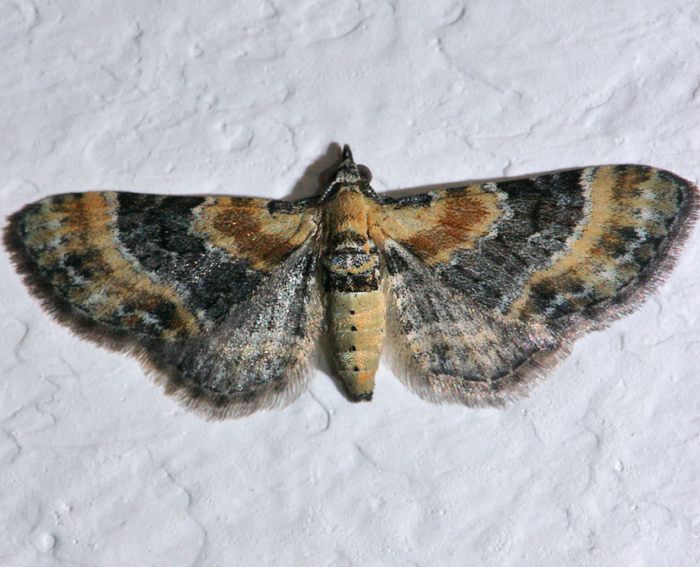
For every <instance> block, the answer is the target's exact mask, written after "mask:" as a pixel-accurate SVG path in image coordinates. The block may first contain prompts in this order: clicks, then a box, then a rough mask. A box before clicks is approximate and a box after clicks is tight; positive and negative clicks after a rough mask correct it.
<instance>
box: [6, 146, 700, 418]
mask: <svg viewBox="0 0 700 567" xmlns="http://www.w3.org/2000/svg"><path fill="white" fill-rule="evenodd" d="M699 200H700V198H699V196H698V192H697V189H696V188H695V186H694V185H693V184H692V183H690V182H689V181H686V180H684V179H682V178H680V177H678V176H677V175H675V174H673V173H671V172H669V171H665V170H662V169H658V168H654V167H649V166H643V165H629V164H627V165H626V164H621V165H599V166H589V167H584V168H577V169H567V170H560V171H556V172H550V173H546V174H539V175H535V176H533V177H529V178H513V179H505V180H493V181H487V182H484V183H472V184H465V185H463V186H460V187H447V188H443V189H435V190H432V191H428V192H423V193H417V194H413V195H406V196H403V197H399V198H394V197H391V196H388V195H381V194H379V195H378V194H377V193H375V192H374V190H373V189H372V187H371V186H370V179H369V178H368V176H362V175H361V174H360V169H359V167H358V166H357V165H356V164H355V162H354V161H353V158H352V153H351V152H350V149H349V148H348V147H347V146H346V147H345V148H344V149H343V153H342V161H341V163H340V166H339V168H338V171H337V173H336V175H335V177H334V178H333V179H332V180H330V183H329V184H328V185H326V187H325V189H324V190H323V192H322V194H321V195H319V196H318V197H313V198H307V199H302V200H299V201H293V202H289V201H279V200H269V199H262V198H250V197H230V196H226V195H208V196H205V195H201V196H197V195H191V196H168V195H149V194H142V193H129V192H113V191H98V192H87V193H66V194H61V195H53V196H48V197H45V198H44V199H41V200H39V201H37V202H36V203H31V204H29V205H27V206H25V207H24V208H23V209H21V210H20V211H18V212H16V213H15V214H14V215H12V216H11V217H10V219H9V223H8V225H7V227H6V228H5V234H4V237H5V240H4V241H5V246H6V247H7V248H8V250H9V251H10V252H11V253H12V257H13V260H14V261H15V263H16V265H17V268H18V270H19V271H20V272H21V273H22V274H23V275H24V278H25V281H26V282H27V284H28V285H29V286H30V288H31V289H32V291H33V292H34V293H35V294H36V295H37V296H38V297H39V298H40V299H41V300H42V301H43V303H44V305H45V306H46V307H47V308H48V309H49V311H50V312H51V313H52V314H53V315H55V316H56V317H57V318H58V319H59V320H60V321H62V322H64V323H66V324H68V325H70V326H71V327H72V328H73V329H74V330H75V331H76V332H78V333H80V334H82V335H84V336H86V337H87V338H89V339H92V340H95V341H98V342H101V343H104V344H106V345H107V346H110V347H112V348H116V349H119V350H126V351H128V352H130V353H133V354H137V355H138V356H139V357H140V358H141V360H143V361H144V362H145V363H146V364H147V366H148V367H149V368H150V369H152V370H155V371H156V372H157V375H158V380H159V381H160V382H162V383H163V384H164V385H165V388H166V392H167V393H169V394H173V395H174V396H176V397H177V399H178V400H180V401H182V402H183V403H184V404H185V405H186V406H188V407H190V408H192V409H194V410H196V411H198V412H200V413H202V414H203V415H205V416H207V417H209V418H213V419H223V418H227V417H240V416H243V415H247V414H250V413H252V412H254V411H257V410H259V409H262V408H270V407H274V406H278V405H283V404H285V403H287V402H289V401H290V400H292V399H294V398H296V397H297V396H299V394H300V393H301V392H302V391H303V390H304V387H305V386H306V384H307V379H308V376H309V374H308V370H309V366H310V364H309V363H310V361H311V357H312V353H313V352H314V347H315V345H316V344H317V343H318V341H319V339H320V336H321V334H322V332H323V328H324V324H323V323H324V317H325V321H326V323H327V325H326V328H327V329H328V331H329V335H330V337H329V338H330V342H331V344H332V345H333V359H334V363H335V367H336V369H337V375H338V377H339V378H340V379H341V380H342V382H343V384H344V386H345V389H346V391H347V393H348V395H349V397H350V398H351V399H352V400H354V401H361V400H370V399H371V397H372V391H373V388H374V376H375V373H376V371H377V367H378V363H379V353H380V351H381V349H382V345H383V343H384V338H385V326H386V327H390V329H391V332H390V333H388V335H389V337H390V338H391V342H392V343H393V344H392V346H393V353H394V357H393V358H394V360H395V361H397V362H399V363H400V366H401V368H400V370H401V371H402V373H401V374H400V375H399V376H400V377H401V378H402V379H403V380H404V382H405V383H406V384H407V385H408V386H409V387H410V388H411V389H412V390H414V391H415V392H416V393H417V394H418V395H420V396H421V397H423V398H425V399H427V400H430V401H434V402H456V403H462V404H465V405H468V406H479V405H485V404H491V405H499V404H502V403H504V402H505V401H507V400H510V399H512V398H514V397H517V396H519V395H521V394H522V393H524V392H525V391H527V389H528V387H529V386H530V384H532V383H534V382H535V380H536V379H537V378H538V377H540V376H542V374H543V373H545V372H546V371H547V370H548V369H549V368H551V367H552V366H554V365H555V364H556V362H557V361H558V360H559V359H560V358H561V357H562V356H564V354H565V353H566V352H567V350H568V349H569V348H570V346H571V343H572V341H573V340H575V339H576V338H577V337H578V336H580V335H581V334H583V333H585V332H587V331H590V330H592V329H600V328H602V327H604V326H605V325H606V324H608V323H609V322H610V321H613V320H615V319H616V318H618V317H619V316H620V315H624V314H625V313H628V312H629V311H631V310H632V309H634V308H635V307H636V306H637V305H639V304H640V303H641V301H642V300H643V299H644V297H646V296H647V295H648V294H649V293H651V292H652V291H653V290H654V288H655V286H656V285H658V283H659V282H660V281H662V280H663V278H664V276H665V275H667V274H668V272H669V270H670V269H671V267H672V266H673V264H674V262H675V259H676V257H677V255H678V253H679V250H680V247H681V245H682V243H683V241H684V240H685V238H686V237H687V236H688V235H689V234H690V230H691V227H692V226H693V222H694V221H695V219H696V218H697V217H698V214H699V210H700V209H699V207H698V202H699Z"/></svg>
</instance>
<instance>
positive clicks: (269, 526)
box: [0, 0, 700, 567]
mask: <svg viewBox="0 0 700 567" xmlns="http://www.w3.org/2000/svg"><path fill="white" fill-rule="evenodd" d="M698 38H700V4H698V2H697V0H647V1H644V2H642V1H636V0H621V1H615V2H610V1H604V0H589V1H586V2H579V1H575V0H535V1H532V2H520V1H515V0H507V1H501V2H493V1H491V0H474V1H470V2H466V1H464V2H459V1H453V0H435V1H431V2H424V1H418V0H410V1H409V0H406V1H403V0H402V1H398V0H394V1H388V0H387V1H381V0H379V1H378V0H347V1H345V0H337V1H322V0H316V1H312V0H292V1H284V2H283V1H282V0H276V1H274V2H272V1H262V0H244V1H230V0H226V1H224V0H212V1H209V2H188V1H185V0H172V1H169V2H157V1H153V0H148V1H144V0H121V1H119V2H107V1H104V0H95V1H91V2H79V1H77V0H54V1H49V0H46V1H36V2H32V1H30V0H17V1H10V0H5V1H2V2H0V213H1V214H2V215H3V216H4V215H6V214H8V213H10V212H12V211H14V210H15V209H17V208H18V207H20V206H21V205H22V204H24V203H26V202H29V201H33V200H35V199H37V198H39V197H41V196H44V195H48V194H51V193H56V192H65V191H74V190H84V189H88V188H113V189H131V190H141V191H149V192H158V193H171V194H178V193H180V194H185V193H192V192H210V193H219V192H220V193H232V194H239V195H260V196H267V197H285V196H289V195H290V194H293V195H294V196H295V197H300V196H306V195H309V194H311V193H312V192H313V190H314V183H315V181H316V177H315V176H316V174H317V172H318V171H319V170H320V169H323V167H326V166H327V165H328V164H329V163H330V162H332V159H330V158H329V157H328V155H327V151H328V145H329V144H330V143H332V142H338V143H345V142H349V143H350V144H352V146H353V149H354V151H355V157H356V158H357V159H358V161H360V162H362V163H366V164H367V165H368V166H370V167H371V169H372V170H373V173H374V179H375V182H374V184H375V188H376V189H377V190H379V191H383V190H389V189H399V188H402V189H404V188H410V187H418V186H424V185H430V184H435V183H440V182H451V181H460V180H466V179H475V178H479V179H482V178H486V177H493V176H497V177H499V176H504V175H516V174H526V173H534V172H538V171H544V170H550V169H557V168H563V167H571V166H580V165H586V164H593V163H610V162H612V163H614V162H640V163H650V164H653V165H657V166H660V167H664V168H668V169H671V170H673V171H675V172H677V173H678V174H680V175H682V176H684V177H686V178H689V179H691V180H696V181H697V179H698V175H700V40H699V39H698ZM324 156H325V157H324ZM310 166H311V168H310V169H307V168H309V167H310ZM699 252H700V237H698V232H697V231H696V233H695V235H694V237H692V238H691V240H690V242H689V245H688V247H687V249H686V251H685V253H684V254H683V256H682V259H681V261H680V263H679V265H678V268H677V270H676V271H675V272H674V273H673V275H672V276H671V277H670V278H669V280H668V282H667V284H666V285H665V286H664V287H663V288H662V290H661V291H660V293H659V294H658V295H657V296H656V297H655V298H654V299H653V300H651V301H649V302H648V303H647V304H646V305H645V306H644V307H643V308H642V309H640V310H639V311H638V312H636V313H635V314H634V315H632V316H630V317H628V318H626V319H624V320H622V321H620V322H618V323H616V324H614V325H613V326H612V327H610V328H609V329H608V330H606V331H604V332H600V333H596V334H594V335H591V336H589V337H587V338H585V339H583V340H581V341H580V342H579V343H577V346H576V347H575V348H574V350H573V353H572V355H571V357H570V358H569V359H568V360H567V361H566V362H565V363H563V364H562V365H561V366H560V367H559V369H558V370H556V371H555V372H554V373H553V374H552V376H551V379H550V380H548V381H547V382H545V383H543V384H542V385H541V386H540V387H538V388H537V389H536V390H535V392H534V393H533V395H532V396H531V397H530V398H529V399H526V400H523V401H521V402H519V403H516V404H515V405H513V406H512V407H509V408H508V409H506V410H478V411H476V410H470V409H465V408H462V407H456V406H432V405H429V404H426V403H424V402H422V401H420V400H419V399H417V398H416V397H415V396H413V395H412V394H410V393H409V392H408V391H407V390H405V389H404V387H403V386H402V385H401V384H400V383H399V382H398V381H397V380H396V379H395V377H394V376H393V375H392V373H391V370H390V369H389V368H388V367H387V366H386V365H384V366H382V367H381V369H380V372H379V374H378V377H377V378H378V385H377V390H376V394H375V401H374V402H372V403H371V404H364V405H352V404H350V403H349V402H347V401H346V399H345V398H344V397H343V396H342V395H341V393H340V392H339V391H338V389H337V388H336V386H335V385H334V383H333V382H332V380H331V379H330V378H329V376H328V375H327V373H326V372H325V371H321V370H319V371H317V372H316V374H315V376H314V378H313V381H312V385H311V390H310V391H309V392H308V393H307V394H305V395H303V396H302V397H301V398H300V399H299V401H298V402H297V403H295V404H294V405H293V406H291V407H289V408H287V409H285V410H283V411H277V412H270V413H261V414H259V415H255V416H253V417H249V418H246V419H243V420H240V421H231V422H224V423H207V422H205V421H202V420H201V419H199V418H197V417H195V416H193V415H190V414H188V413H186V412H185V411H184V410H181V409H180V408H179V407H178V406H176V405H175V404H174V402H173V401H171V400H170V399H169V398H167V397H165V396H163V395H162V394H161V392H160V390H159V389H158V388H157V387H155V386H153V385H152V384H151V383H150V382H149V380H148V379H147V378H145V377H144V375H143V372H142V371H141V369H140V367H139V366H138V364H137V363H136V362H134V361H132V360H131V359H129V358H127V357H126V356H121V355H117V354H113V353H109V352H107V351H105V350H103V349H101V348H98V347H96V346H94V345H93V344H90V343H87V342H84V341H81V340H78V339H77V338H75V337H73V336H72V335H71V334H70V333H69V332H68V331H67V330H66V329H64V328H63V327H60V326H58V325H57V324H56V323H54V322H52V321H51V320H50V319H49V318H48V317H47V316H46V315H45V314H44V313H43V312H42V311H41V309H40V308H39V306H38V304H37V303H36V302H35V301H34V300H33V299H31V298H30V297H29V295H28V293H27V292H26V291H25V289H24V288H23V286H22V285H21V283H20V281H19V279H18V278H17V277H16V276H15V274H14V272H13V270H12V268H11V267H10V265H9V262H8V259H7V257H6V255H4V254H3V255H2V256H1V257H0V309H1V316H0V369H1V374H2V379H1V381H0V563H1V564H3V565H12V566H15V565H17V566H53V565H95V566H97V565H100V566H122V565H123V566H133V565H158V566H160V565H178V566H179V565H207V566H209V565H215V566H216V565H220V566H229V565H255V566H257V565H275V566H277V565H294V564H296V565H301V564H304V565H314V566H315V565H319V566H329V565H334V566H335V565H338V566H351V565H352V566H355V565H362V566H364V565H369V566H407V565H421V566H433V565H465V566H471V565H485V566H516V567H540V566H549V565H551V566H556V567H559V566H563V565H566V566H567V567H578V566H596V567H598V566H611V567H612V566H616V567H617V566H625V567H627V566H649V567H663V566H669V567H683V566H694V565H697V564H698V558H699V557H700V498H699V497H698V495H700V438H699V432H700V380H699V375H698V370H697V364H698V356H699V355H700V327H699V324H700V321H699V320H698V319H699V315H700V296H699V294H700V269H698V267H697V266H698V262H697V258H698V253H699ZM326 367H327V366H326V365H324V364H322V368H326Z"/></svg>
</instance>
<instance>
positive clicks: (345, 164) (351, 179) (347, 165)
mask: <svg viewBox="0 0 700 567" xmlns="http://www.w3.org/2000/svg"><path fill="white" fill-rule="evenodd" d="M363 181H365V178H364V177H362V175H361V174H360V169H359V168H358V167H357V164H356V163H355V160H354V159H353V158H352V152H351V151H350V146H348V145H347V144H345V146H343V153H342V161H341V162H340V165H339V166H338V171H337V172H336V174H335V178H334V179H333V182H332V183H331V185H333V184H335V183H342V184H347V185H358V184H360V183H361V182H363Z"/></svg>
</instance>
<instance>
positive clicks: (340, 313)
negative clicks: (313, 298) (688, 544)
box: [328, 289, 386, 401]
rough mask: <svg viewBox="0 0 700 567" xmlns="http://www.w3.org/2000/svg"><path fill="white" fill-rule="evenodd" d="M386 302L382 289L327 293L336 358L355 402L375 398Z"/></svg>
mask: <svg viewBox="0 0 700 567" xmlns="http://www.w3.org/2000/svg"><path fill="white" fill-rule="evenodd" d="M385 305H386V304H385V300H384V294H383V293H382V291H381V289H376V290H374V291H366V292H337V291H331V292H330V293H329V294H328V313H329V317H330V321H329V324H330V330H331V335H332V338H333V357H334V359H335V365H336V369H337V371H338V375H339V376H340V378H341V379H342V380H343V384H344V386H345V388H346V390H347V393H348V395H349V396H350V399H352V400H353V401H368V400H371V399H372V392H373V391H374V375H375V374H376V372H377V367H378V366H379V354H380V352H381V349H382V344H383V342H384V327H385V323H384V319H385V313H386V307H385Z"/></svg>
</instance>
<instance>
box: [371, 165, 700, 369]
mask: <svg viewBox="0 0 700 567" xmlns="http://www.w3.org/2000/svg"><path fill="white" fill-rule="evenodd" d="M380 209H381V213H380V214H377V219H380V220H379V222H377V223H376V228H375V233H376V236H375V240H376V241H378V242H380V243H382V248H383V249H384V250H385V253H384V256H385V258H386V264H387V266H388V267H389V269H388V271H389V273H390V276H389V279H390V281H391V280H392V279H395V278H396V276H395V275H391V268H390V266H391V249H392V245H391V243H392V242H393V243H395V246H394V249H400V250H403V251H404V252H405V254H404V255H409V256H410V257H411V258H413V259H414V263H413V271H415V270H416V269H417V265H418V264H416V263H415V262H420V265H421V266H422V267H423V268H424V270H425V274H428V275H429V276H430V277H431V278H432V280H431V281H432V282H433V285H435V286H437V285H438V283H439V286H440V287H439V288H438V289H440V290H445V292H444V293H443V291H440V293H439V294H437V295H439V299H438V297H437V295H436V292H432V291H431V290H429V289H427V290H424V289H421V290H419V289H417V288H414V287H406V288H405V289H404V294H405V295H411V294H419V293H426V294H428V295H429V296H430V297H433V296H435V301H447V300H449V301H451V302H453V304H454V306H455V307H454V308H455V313H457V315H455V314H454V313H448V314H446V319H443V323H439V324H438V325H440V324H442V325H444V326H445V327H446V328H445V333H446V334H448V335H455V333H456V334H458V331H457V327H458V325H457V322H456V321H453V319H455V317H473V316H474V315H473V313H478V314H479V315H480V316H482V317H486V318H487V319H489V320H493V321H497V322H499V323H498V324H497V327H500V326H501V325H505V326H506V328H508V329H514V330H516V331H517V333H521V331H522V333H524V334H525V335H530V336H532V337H535V338H536V340H535V341H534V343H535V344H536V345H537V344H538V343H540V342H542V339H543V338H544V341H543V342H544V344H545V345H546V348H544V351H546V352H554V353H556V350H557V347H555V346H554V345H553V343H552V341H554V342H555V343H556V344H558V345H559V347H558V348H565V347H566V346H567V342H568V341H570V340H571V339H572V338H575V337H576V336H577V335H578V334H580V333H581V332H583V331H586V330H590V329H591V328H596V327H599V326H601V325H603V324H605V322H607V321H609V320H611V319H612V318H614V317H615V316H617V315H619V314H621V313H625V312H628V311H629V310H631V309H632V308H633V307H634V306H635V305H636V304H637V303H638V301H637V300H638V299H640V298H642V297H643V296H644V295H645V294H646V293H648V292H649V291H650V290H651V289H652V288H653V286H654V284H655V283H656V282H657V281H659V279H660V278H661V277H662V276H663V275H664V274H665V273H667V271H668V269H670V267H671V265H672V263H673V260H674V258H675V254H676V252H677V250H678V248H679V246H680V244H681V243H682V241H683V239H684V237H685V236H686V235H687V233H688V230H689V228H690V226H691V225H692V220H694V218H695V217H696V216H697V193H696V189H695V188H694V187H693V185H692V184H691V183H689V182H687V181H685V180H683V179H681V178H679V177H677V176H675V175H673V174H671V173H669V172H666V171H662V170H658V169H654V168H650V167H645V166H633V165H622V166H600V167H589V168H585V169H578V170H569V171H562V172H558V173H554V174H549V175H542V176H538V177H534V178H529V179H514V180H508V181H501V182H489V183H485V184H483V185H478V186H470V187H466V188H461V189H449V190H444V191H436V192H433V193H429V194H425V195H423V196H414V197H410V198H406V199H404V200H399V201H397V202H395V203H389V204H387V205H384V206H382V207H380ZM455 227H458V229H457V228H455ZM387 251H388V252H387ZM394 255H395V254H394ZM407 269H408V268H407ZM400 288H401V286H400V285H399V286H398V287H397V286H394V288H393V289H395V290H396V289H400ZM448 291H449V293H448V295H445V293H447V292H448ZM394 295H395V296H396V295H397V294H396V292H394ZM419 300H424V299H423V298H413V299H412V300H411V301H412V302H413V303H416V302H417V301H419ZM411 301H409V302H406V301H404V304H405V305H410V304H411ZM465 302H466V304H468V305H469V309H468V310H467V311H466V312H465V311H464V310H463V309H461V307H457V306H458V305H462V304H465ZM397 303H398V304H399V305H398V307H397V320H398V322H399V325H398V328H399V331H398V333H399V334H400V335H401V336H400V337H399V338H398V339H397V340H399V341H400V340H402V339H406V340H408V343H409V344H410V345H412V349H413V350H414V351H416V350H417V351H419V352H422V353H423V355H425V354H427V353H426V352H425V350H426V349H427V348H429V346H426V345H418V344H417V343H415V341H414V339H413V338H412V335H411V333H410V332H409V330H408V329H407V328H406V325H407V324H408V321H409V320H410V319H411V318H412V317H414V316H416V317H418V319H419V320H420V321H422V320H423V319H425V318H424V317H423V316H422V315H421V314H420V310H418V311H414V313H413V315H411V316H409V315H406V313H407V311H406V308H402V307H401V305H400V301H398V300H397ZM402 313H403V315H402ZM416 314H417V315H416ZM477 320H478V317H477ZM401 321H404V324H403V325H402V324H401ZM450 329H453V330H450ZM507 339H508V337H507V333H506V336H504V337H503V340H504V341H505V340H507ZM463 340H464V341H465V342H464V344H465V345H466V347H465V348H466V350H464V349H462V351H460V350H459V349H457V348H456V347H455V348H451V349H447V350H446V351H445V354H444V355H443V358H445V359H446V360H452V363H453V366H457V365H458V364H460V363H462V362H463V361H464V360H466V358H465V356H466V354H465V353H466V351H469V352H480V351H483V349H484V345H485V343H484V342H483V341H480V340H471V339H470V337H469V335H468V334H467V335H465V336H464V337H463ZM515 344H519V342H518V341H517V340H516V341H515ZM488 348H491V347H488ZM498 348H499V347H497V350H498ZM500 348H501V350H502V348H503V347H500ZM443 350H444V349H443ZM527 350H528V349H527V348H526V349H525V351H527ZM542 350H543V349H542V348H541V347H537V348H536V349H535V350H534V351H532V352H531V354H530V355H529V356H530V358H529V359H528V360H530V361H532V364H533V365H534V366H533V368H534V369H535V370H537V369H541V368H542V367H543V366H547V365H548V364H549V363H550V362H551V361H552V360H554V355H547V354H546V352H545V353H543V354H542V355H539V354H537V353H538V352H540V351H542ZM414 358H415V357H414ZM538 359H540V360H538ZM499 364H501V366H502V363H499ZM513 364H516V365H517V364H519V365H520V366H518V368H519V370H515V371H514V370H513V368H510V369H509V368H508V366H507V365H505V366H502V367H501V368H500V369H492V371H491V374H492V375H497V374H498V373H499V372H500V373H501V374H502V375H503V376H511V379H510V380H511V382H513V383H515V382H517V383H522V382H523V381H527V378H528V377H529V376H530V375H535V374H537V372H536V371H535V372H530V371H529V370H527V369H528V368H529V365H530V363H529V362H527V361H521V362H519V363H516V362H515V359H513ZM428 375H430V373H428ZM488 375H489V373H486V374H485V375H484V378H486V377H487V376H488Z"/></svg>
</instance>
